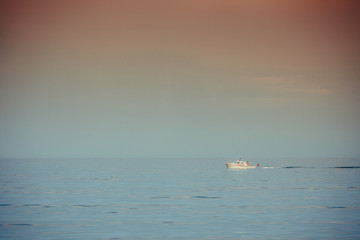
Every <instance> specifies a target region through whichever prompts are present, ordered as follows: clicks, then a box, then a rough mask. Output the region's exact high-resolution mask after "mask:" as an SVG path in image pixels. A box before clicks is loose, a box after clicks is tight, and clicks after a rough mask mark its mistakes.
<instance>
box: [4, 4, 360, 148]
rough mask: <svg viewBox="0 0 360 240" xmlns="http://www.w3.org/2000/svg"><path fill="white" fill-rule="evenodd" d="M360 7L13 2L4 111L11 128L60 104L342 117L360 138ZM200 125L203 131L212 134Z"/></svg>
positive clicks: (7, 19) (7, 27) (7, 25)
mask: <svg viewBox="0 0 360 240" xmlns="http://www.w3.org/2000/svg"><path fill="white" fill-rule="evenodd" d="M359 5H360V4H359V3H358V1H352V0H346V1H340V0H334V1H320V0H316V1H314V0H311V1H310V0H307V1H300V0H293V1H287V0H286V1H285V0H274V1H260V0H259V1H250V0H245V1H235V0H225V1H215V0H195V1H193V0H192V1H190V0H186V1H165V0H163V1H159V0H155V1H144V0H141V1H133V0H132V1H115V0H105V1H95V0H92V1H81V0H73V1H56V0H55V1H45V0H28V1H25V0H24V1H19V0H15V1H2V7H1V9H2V10H1V13H0V21H1V23H2V24H1V42H2V46H1V49H2V52H3V54H2V57H1V59H2V60H1V61H2V66H1V74H2V78H1V83H0V84H1V87H2V90H0V93H2V96H1V99H2V101H3V105H2V109H3V111H4V112H6V111H7V112H9V113H11V114H14V115H11V114H10V115H8V117H7V119H6V121H8V122H9V121H10V122H11V119H13V118H15V116H22V115H23V114H25V113H24V112H26V111H24V109H28V111H31V110H32V111H35V112H36V111H38V112H41V113H42V114H44V116H45V117H47V115H46V114H45V113H43V112H44V111H45V109H50V108H51V103H50V102H51V101H49V99H54V96H55V99H57V100H56V101H55V102H54V103H52V104H55V103H56V104H59V106H60V109H63V111H64V113H68V112H73V111H75V109H76V108H81V109H88V110H86V111H89V112H91V110H90V109H92V107H93V106H94V104H95V109H94V112H96V113H100V112H101V114H103V115H104V116H105V117H104V118H106V116H108V115H109V114H110V115H111V116H113V115H112V114H113V113H112V112H110V110H109V109H107V110H103V109H102V110H101V107H100V106H102V105H108V106H109V105H110V106H115V105H116V106H117V107H118V108H120V109H122V110H124V109H126V110H127V111H132V112H134V114H135V115H134V116H137V117H139V116H140V115H141V113H142V111H143V110H144V109H153V110H152V111H155V112H156V113H157V114H158V113H164V112H167V111H170V112H171V113H177V114H179V113H182V115H184V116H190V115H191V114H193V112H196V111H197V110H199V109H208V110H204V111H205V112H203V114H204V116H203V118H205V116H207V115H211V112H222V113H225V114H228V115H229V116H230V118H234V117H239V116H238V114H240V113H236V114H235V115H232V114H234V113H232V111H234V110H235V112H239V111H240V110H241V111H242V110H244V109H247V110H249V111H254V110H258V111H260V112H261V111H262V110H264V109H268V108H270V109H273V108H275V109H276V111H278V112H277V113H278V114H279V115H281V116H283V115H287V114H290V113H291V112H292V111H294V109H299V110H300V111H304V112H303V114H300V113H298V114H299V115H301V116H308V117H309V116H312V115H313V114H317V115H318V119H322V120H324V121H325V120H326V119H328V117H329V116H332V117H334V116H342V117H341V120H339V121H340V122H341V123H342V124H343V125H347V127H346V129H347V130H346V131H345V132H347V131H349V132H351V129H353V130H356V131H358V124H356V123H354V122H356V121H355V120H354V119H359V112H358V105H359V97H358V96H359V76H360V74H359V66H360V61H359V60H360V47H359V42H360V30H359V27H358V22H360V17H359V16H360V11H359V10H360V8H359ZM63 96H66V97H63ZM79 96H80V97H79ZM134 96H140V97H134ZM67 99H72V101H73V102H71V101H70V100H67ZM84 99H85V100H86V101H85V100H84ZM68 101H69V102H68ZM70 102H71V104H70V105H71V106H69V107H65V105H66V104H69V103H70ZM89 102H90V103H91V104H90V103H89ZM114 102H116V103H117V104H115V103H114ZM40 103H41V104H40ZM96 106H97V107H96ZM189 109H190V110H189ZM209 109H212V110H211V111H210V110H209ZM89 112H87V113H86V114H85V116H87V114H88V115H91V114H90V113H89ZM15 113H16V114H15ZM27 114H30V113H27ZM59 114H60V113H59ZM248 114H250V113H248ZM322 114H323V115H322ZM50 115H51V114H50ZM50 115H49V118H51V117H50ZM260 115H261V114H260ZM11 116H12V117H11ZM111 116H109V117H111ZM200 116H201V111H200ZM53 117H54V116H53ZM117 117H118V118H119V119H120V117H119V116H117ZM79 118H80V119H81V117H79ZM254 118H255V116H254ZM200 119H202V118H201V117H200ZM6 121H5V122H6ZM154 121H155V120H154ZM196 121H197V120H195V123H194V124H193V125H192V126H196V124H200V120H199V123H196ZM225 122H226V121H225ZM225 122H221V121H220V122H219V123H218V124H219V125H220V126H223V125H224V124H226V123H225ZM166 123H167V124H169V125H171V126H175V125H176V124H177V123H176V122H173V120H169V122H166ZM19 124H22V126H24V125H25V123H19ZM214 124H215V123H214ZM231 124H232V125H234V126H235V125H236V123H235V122H232V123H231ZM246 124H247V123H241V124H240V125H243V126H244V125H246ZM257 124H259V125H263V124H262V123H261V122H258V123H257ZM294 124H295V123H294ZM311 124H315V123H309V126H311ZM316 124H320V121H319V122H318V123H316ZM316 124H315V125H316ZM331 124H333V125H331ZM331 124H330V123H329V128H331V127H330V126H332V127H334V128H337V125H336V123H331ZM339 124H340V123H339ZM29 125H31V124H29ZM89 125H91V126H95V125H96V124H95V123H93V124H89ZM265 125H266V124H265ZM285 125H286V124H285ZM315 125H313V127H314V126H315ZM3 126H4V128H7V129H12V128H14V129H16V126H12V127H7V125H6V124H4V125H3ZM64 128H65V126H64ZM269 128H271V126H269ZM9 131H10V130H9ZM14 131H15V130H14ZM204 131H205V130H204ZM323 131H324V132H326V131H325V130H323ZM345 132H344V133H343V134H344V136H346V133H345ZM10 133H11V131H10V132H9V134H10ZM16 134H18V135H21V133H19V132H17V133H16ZM321 134H322V133H321V132H319V133H318V135H321ZM337 134H339V132H336V133H334V134H333V135H334V136H335V135H337ZM223 137H224V138H225V137H226V134H225V135H224V136H223ZM357 140H359V139H358V138H357V139H353V141H357ZM24 144H25V143H24ZM333 144H335V143H333ZM344 149H345V148H344ZM224 151H225V150H224ZM342 151H344V152H345V150H342Z"/></svg>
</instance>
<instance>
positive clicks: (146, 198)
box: [0, 158, 360, 240]
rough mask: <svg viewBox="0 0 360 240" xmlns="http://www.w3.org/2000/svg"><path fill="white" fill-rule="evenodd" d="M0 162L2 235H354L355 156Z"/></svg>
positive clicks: (358, 219) (359, 233)
mask: <svg viewBox="0 0 360 240" xmlns="http://www.w3.org/2000/svg"><path fill="white" fill-rule="evenodd" d="M235 160H236V159H231V158H129V159H126V158H122V159H2V160H0V239H17V240H18V239H36V240H45V239H46V240H51V239H59V240H60V239H87V240H89V239H102V240H120V239H139V240H148V239H169V240H180V239H200V240H201V239H203V240H205V239H206V240H214V239H249V240H258V239H269V240H271V239H284V240H285V239H286V240H289V239H317V240H318V239H360V159H355V158H353V159H347V158H346V159H345V158H344V159H343V158H332V159H316V158H314V159H295V158H294V159H292V158H286V159H285V158H283V159H260V158H259V159H244V160H245V161H246V160H249V161H250V163H252V164H256V163H257V162H259V163H260V167H259V168H256V169H226V167H225V164H224V163H225V161H228V162H229V161H235Z"/></svg>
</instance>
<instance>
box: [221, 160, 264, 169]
mask: <svg viewBox="0 0 360 240" xmlns="http://www.w3.org/2000/svg"><path fill="white" fill-rule="evenodd" d="M225 165H226V168H240V169H248V168H256V167H258V166H260V165H259V163H258V164H256V166H254V165H250V163H249V162H248V161H247V162H245V161H241V160H237V161H236V162H234V163H228V162H226V163H225Z"/></svg>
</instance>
